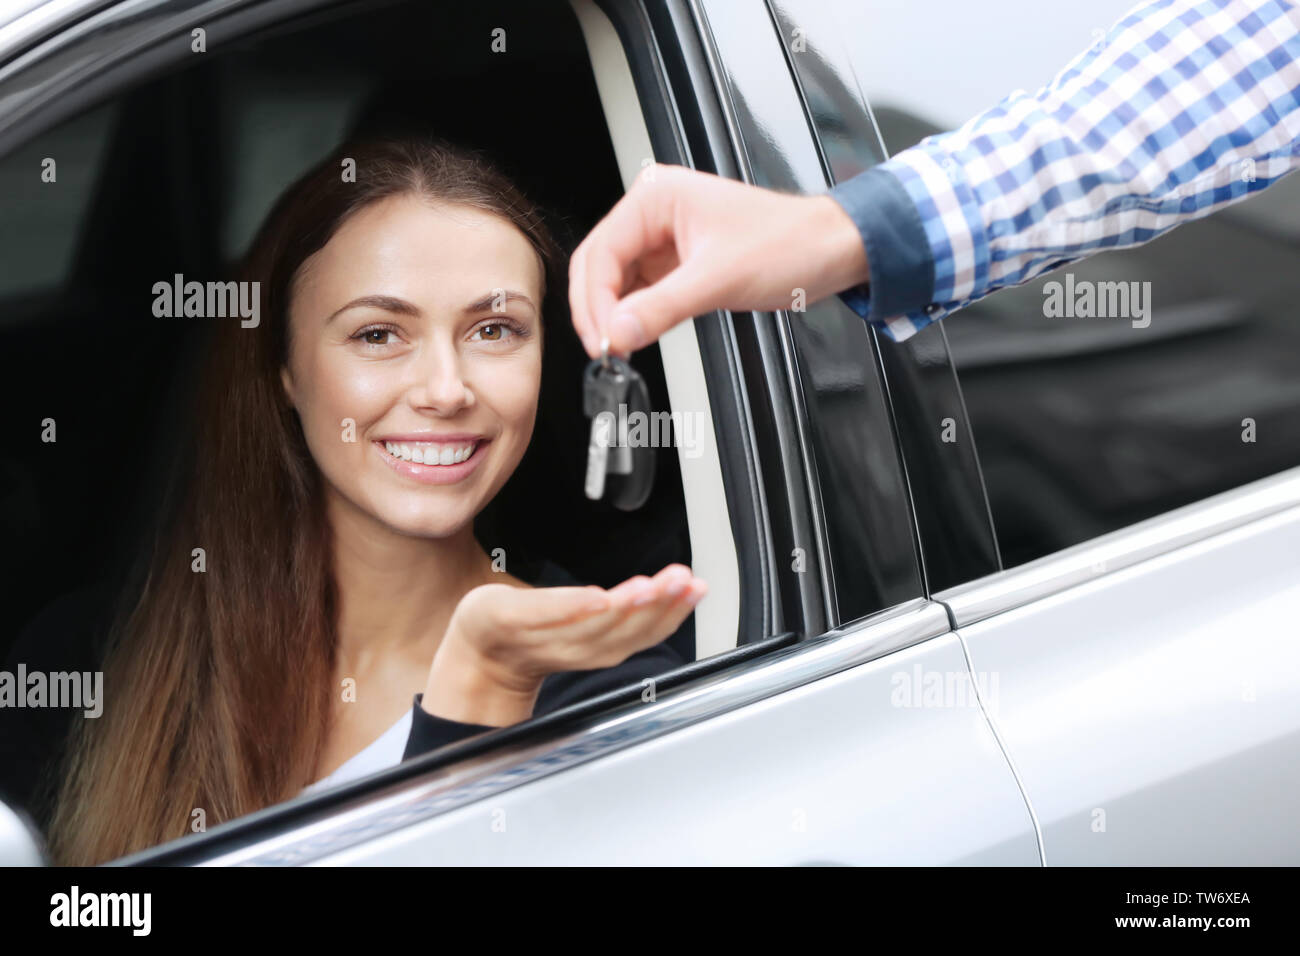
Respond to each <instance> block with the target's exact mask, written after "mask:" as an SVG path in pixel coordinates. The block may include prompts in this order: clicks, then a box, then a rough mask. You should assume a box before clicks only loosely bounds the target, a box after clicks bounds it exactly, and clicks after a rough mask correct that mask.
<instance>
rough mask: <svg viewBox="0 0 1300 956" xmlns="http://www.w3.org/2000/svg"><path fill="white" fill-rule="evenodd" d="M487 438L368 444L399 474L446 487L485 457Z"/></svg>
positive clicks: (406, 438)
mask: <svg viewBox="0 0 1300 956" xmlns="http://www.w3.org/2000/svg"><path fill="white" fill-rule="evenodd" d="M489 443H490V439H487V438H481V437H472V438H467V437H463V436H453V437H449V438H440V439H438V440H436V441H435V440H433V439H431V438H416V437H413V436H398V437H394V438H382V439H376V440H375V441H373V442H371V444H372V445H373V446H374V447H375V448H376V449H377V450H378V452H379V456H380V457H381V458H383V460H384V462H385V463H386V464H387V465H388V466H389V467H390V468H392V469H393V470H394V471H395V472H397V473H398V474H399V475H404V476H405V477H407V478H412V479H414V480H415V481H421V482H424V483H426V484H430V485H450V484H455V483H456V482H458V481H463V480H464V479H465V478H467V477H469V475H471V474H472V473H473V472H474V471H475V469H477V468H478V466H479V464H480V463H481V462H482V461H483V459H484V457H485V456H486V454H487V446H488V444H489Z"/></svg>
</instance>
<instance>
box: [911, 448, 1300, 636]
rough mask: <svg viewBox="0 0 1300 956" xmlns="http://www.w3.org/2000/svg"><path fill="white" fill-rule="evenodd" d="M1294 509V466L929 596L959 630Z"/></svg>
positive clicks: (1297, 497)
mask: <svg viewBox="0 0 1300 956" xmlns="http://www.w3.org/2000/svg"><path fill="white" fill-rule="evenodd" d="M1297 507H1300V468H1292V469H1289V470H1287V471H1283V472H1279V473H1278V474H1276V475H1271V476H1270V477H1267V478H1261V479H1259V480H1258V481H1253V482H1250V483H1249V484H1245V485H1241V486H1240V487H1238V488H1233V489H1232V490H1230V491H1225V492H1223V493H1221V494H1218V495H1214V496H1212V497H1209V498H1205V499H1203V500H1202V501H1197V502H1194V503H1192V504H1190V505H1184V506H1183V507H1181V508H1177V509H1175V510H1173V511H1169V512H1166V513H1165V514H1162V515H1157V516H1156V517H1154V518H1148V519H1147V520H1145V521H1141V522H1138V523H1137V524H1134V525H1130V526H1128V527H1126V528H1120V529H1119V530H1117V531H1112V532H1110V533H1108V534H1104V535H1102V536H1101V537H1099V538H1094V539H1092V540H1091V541H1085V542H1083V543H1081V544H1077V545H1074V546H1072V547H1069V548H1066V549H1065V550H1063V551H1057V552H1055V553H1054V554H1049V555H1046V556H1044V557H1041V558H1038V559H1036V560H1034V561H1030V562H1029V563H1028V564H1022V565H1020V566H1019V567H1015V568H1011V569H1010V570H1007V571H999V572H998V573H996V574H990V575H987V576H986V577H982V578H977V579H976V580H974V581H968V582H966V583H965V584H959V585H957V586H956V587H952V588H948V589H947V590H945V591H940V592H938V593H937V594H935V595H934V600H936V601H939V602H941V603H943V604H944V605H946V606H947V608H948V610H949V612H950V613H951V614H952V619H953V626H954V627H964V626H966V625H969V624H975V623H977V622H979V621H983V620H986V619H988V618H990V617H993V616H994V615H997V614H1002V613H1005V612H1007V611H1013V610H1015V609H1016V608H1020V607H1025V606H1026V605H1029V604H1032V603H1033V602H1035V601H1041V600H1043V599H1044V598H1048V597H1050V596H1052V595H1054V594H1059V593H1060V592H1062V591H1065V590H1067V589H1069V588H1072V587H1074V586H1075V585H1078V584H1083V583H1085V582H1087V581H1091V580H1093V579H1094V578H1096V577H1099V576H1100V575H1103V574H1108V573H1110V572H1112V571H1118V570H1120V569H1122V568H1128V567H1132V566H1133V565H1136V564H1139V563H1141V562H1143V561H1147V560H1149V559H1151V558H1155V557H1158V556H1159V555H1162V554H1167V553H1168V552H1170V551H1174V550H1176V549H1178V548H1182V547H1185V546H1186V545H1189V544H1194V543H1195V542H1198V541H1203V540H1205V539H1207V538H1211V537H1214V536H1215V535H1219V534H1223V533H1224V532H1226V531H1231V530H1232V529H1234V528H1239V527H1241V526H1242V525H1246V524H1249V523H1250V522H1252V521H1258V520H1260V519H1261V518H1267V517H1269V516H1271V515H1275V514H1278V513H1279V512H1282V511H1286V510H1288V509H1291V508H1297Z"/></svg>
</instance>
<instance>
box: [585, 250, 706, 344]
mask: <svg viewBox="0 0 1300 956" xmlns="http://www.w3.org/2000/svg"><path fill="white" fill-rule="evenodd" d="M711 292H712V278H711V276H710V274H709V271H708V270H707V269H705V268H704V267H703V266H700V265H698V264H693V263H690V262H686V263H683V264H681V265H679V266H678V267H677V268H676V269H674V270H673V271H672V272H670V273H668V274H667V275H666V276H664V277H663V278H662V279H660V280H659V281H658V282H656V283H655V284H654V285H649V286H646V287H645V288H643V289H637V290H636V291H635V292H632V293H629V294H628V295H626V296H624V297H623V298H622V299H621V300H620V301H619V303H618V304H617V305H615V306H614V310H613V311H612V312H611V313H610V322H609V326H608V334H609V347H610V350H611V351H614V352H621V353H623V354H628V353H631V352H634V351H636V350H637V349H639V348H644V347H645V346H647V345H649V344H650V343H651V342H654V341H656V340H657V339H658V338H659V336H661V335H663V334H664V333H665V332H667V331H668V330H669V329H671V328H672V327H673V326H674V325H677V324H678V323H679V322H684V321H686V320H687V319H689V318H693V317H694V316H697V315H699V314H700V313H702V312H708V311H710V310H712V309H716V308H721V307H722V303H720V302H715V301H712V299H713V296H711Z"/></svg>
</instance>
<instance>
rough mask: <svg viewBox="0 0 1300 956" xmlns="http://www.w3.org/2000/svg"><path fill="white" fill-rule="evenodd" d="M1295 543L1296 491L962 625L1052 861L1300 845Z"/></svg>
mask: <svg viewBox="0 0 1300 956" xmlns="http://www.w3.org/2000/svg"><path fill="white" fill-rule="evenodd" d="M1297 482H1300V478H1296V479H1292V483H1293V484H1295V483H1297ZM1297 554H1300V508H1290V509H1285V510H1282V511H1280V512H1276V513H1274V514H1271V515H1267V516H1264V517H1262V518H1259V519H1257V520H1254V521H1249V522H1246V523H1243V524H1241V525H1240V526H1238V527H1235V528H1232V529H1229V530H1224V531H1221V532H1219V533H1217V534H1213V535H1210V536H1207V537H1205V538H1203V539H1201V540H1198V541H1194V542H1192V543H1189V544H1185V545H1183V546H1182V547H1179V548H1176V549H1174V550H1171V551H1169V552H1167V553H1165V554H1161V555H1157V556H1154V557H1150V558H1147V559H1146V560H1143V561H1140V562H1139V563H1137V564H1134V565H1132V566H1130V567H1124V568H1120V569H1118V570H1115V571H1112V572H1106V570H1105V568H1104V567H1098V568H1097V571H1098V572H1099V573H1098V574H1097V575H1096V576H1095V578H1094V579H1093V580H1091V581H1088V582H1086V583H1083V584H1079V585H1077V586H1074V587H1071V588H1069V589H1067V590H1063V591H1060V592H1059V593H1055V594H1051V595H1048V596H1045V597H1043V598H1041V599H1039V600H1034V601H1031V602H1029V603H1027V604H1025V605H1024V606H1022V607H1019V608H1017V609H1014V610H1010V611H1007V612H1005V613H1001V614H997V615H994V616H992V617H990V618H988V619H986V620H981V621H979V622H978V623H973V624H969V625H965V626H961V627H960V633H961V636H962V637H963V638H964V640H965V641H966V643H967V645H968V647H969V650H970V655H971V661H972V667H973V669H974V670H975V672H976V673H980V672H984V673H988V674H993V675H997V678H998V680H997V689H998V693H997V695H996V706H995V708H994V712H993V719H994V721H995V722H996V724H997V726H998V728H999V731H1000V734H1001V736H1002V739H1003V741H1004V743H1005V744H1006V746H1007V749H1008V751H1009V753H1010V755H1011V757H1012V759H1013V760H1014V761H1015V764H1016V767H1017V768H1018V770H1019V773H1020V777H1021V781H1022V783H1023V785H1024V787H1025V791H1026V793H1027V795H1028V797H1029V800H1030V802H1031V804H1032V806H1033V807H1034V810H1035V812H1036V814H1037V816H1038V820H1039V822H1040V824H1041V826H1042V832H1043V840H1044V845H1045V849H1046V858H1047V863H1048V864H1049V865H1051V864H1058V865H1090V864H1107V865H1114V864H1142V865H1165V864H1167V865H1184V864H1199V865H1219V864H1234V863H1235V864H1241V863H1249V864H1281V863H1291V864H1294V863H1295V862H1296V861H1297V860H1300V830H1297V828H1296V827H1295V826H1294V825H1292V822H1291V821H1292V820H1293V818H1294V812H1295V793H1296V791H1297V789H1300V694H1297V692H1296V690H1297V675H1300V641H1298V640H1297V632H1296V625H1295V622H1296V620H1297V618H1300V580H1298V579H1297V577H1296V555H1297ZM939 597H940V598H941V599H942V598H943V597H944V595H940V596H939Z"/></svg>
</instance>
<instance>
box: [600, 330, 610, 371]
mask: <svg viewBox="0 0 1300 956" xmlns="http://www.w3.org/2000/svg"><path fill="white" fill-rule="evenodd" d="M600 365H601V367H602V368H604V369H606V370H608V369H609V336H605V337H604V338H602V339H601V340H600Z"/></svg>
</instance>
